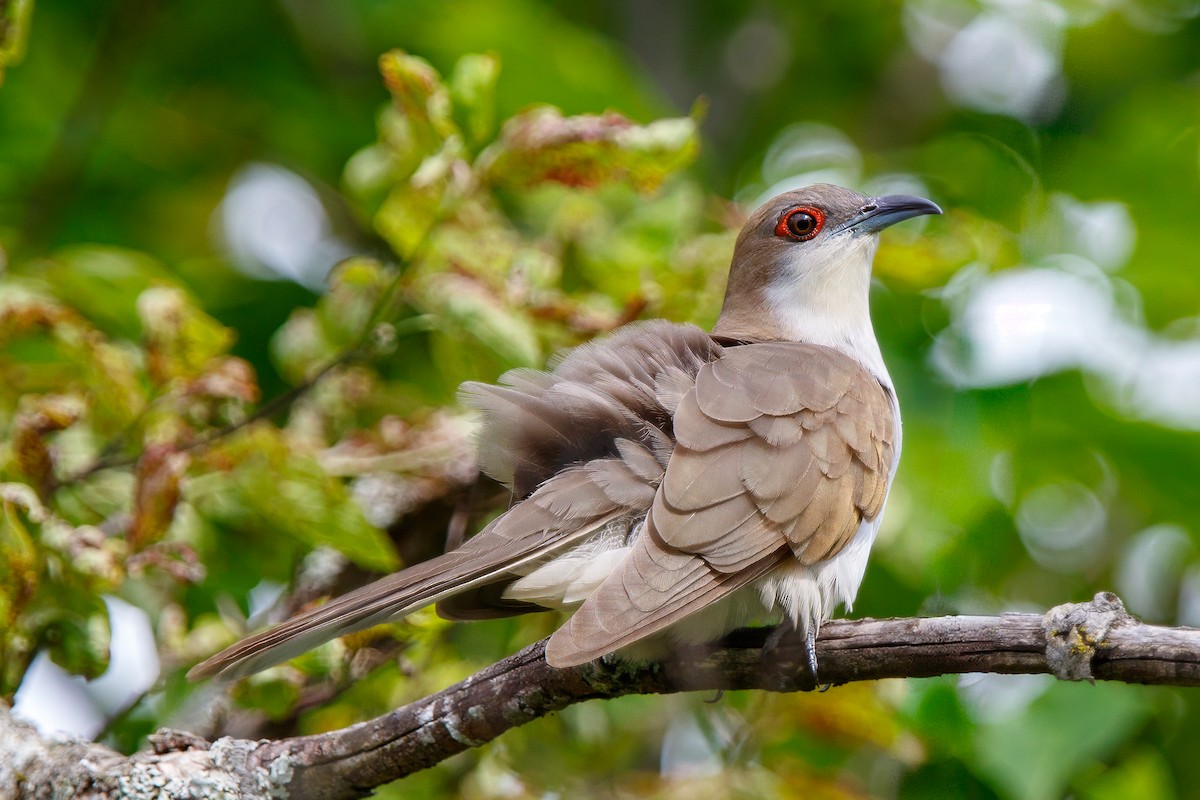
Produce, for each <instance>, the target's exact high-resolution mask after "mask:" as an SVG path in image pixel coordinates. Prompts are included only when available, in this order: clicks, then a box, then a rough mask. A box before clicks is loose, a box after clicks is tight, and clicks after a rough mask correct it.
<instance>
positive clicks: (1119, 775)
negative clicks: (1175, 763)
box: [1076, 747, 1181, 800]
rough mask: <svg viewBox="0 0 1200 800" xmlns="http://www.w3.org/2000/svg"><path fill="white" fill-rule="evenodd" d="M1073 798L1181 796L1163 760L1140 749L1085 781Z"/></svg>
mask: <svg viewBox="0 0 1200 800" xmlns="http://www.w3.org/2000/svg"><path fill="white" fill-rule="evenodd" d="M1076 796H1077V797H1078V798H1079V799H1080V800H1126V798H1130V797H1136V798H1137V799H1138V800H1172V799H1173V798H1176V797H1180V796H1181V795H1180V794H1179V793H1178V791H1177V790H1176V788H1175V782H1174V780H1173V779H1172V777H1171V765H1170V763H1169V762H1168V761H1167V759H1166V757H1165V756H1164V755H1163V754H1162V753H1161V752H1159V751H1158V750H1155V749H1152V748H1149V747H1143V748H1142V749H1140V750H1138V751H1136V752H1134V753H1133V754H1132V755H1129V756H1126V757H1125V758H1123V759H1121V760H1120V761H1119V762H1118V763H1117V764H1115V765H1113V767H1112V768H1111V769H1107V770H1104V771H1103V772H1102V773H1100V774H1099V775H1097V776H1095V778H1094V779H1093V780H1090V781H1088V782H1087V783H1086V784H1085V785H1084V786H1083V787H1082V788H1080V790H1079V792H1078V794H1077V795H1076Z"/></svg>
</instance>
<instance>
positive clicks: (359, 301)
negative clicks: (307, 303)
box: [317, 258, 392, 348]
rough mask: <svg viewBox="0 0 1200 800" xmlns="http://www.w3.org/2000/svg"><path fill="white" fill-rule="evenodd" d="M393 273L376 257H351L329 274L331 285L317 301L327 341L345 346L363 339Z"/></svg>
mask: <svg viewBox="0 0 1200 800" xmlns="http://www.w3.org/2000/svg"><path fill="white" fill-rule="evenodd" d="M391 282H392V276H391V275H389V274H388V271H387V270H386V269H384V267H383V265H382V264H380V263H379V262H378V261H376V260H375V259H373V258H349V259H346V260H345V261H343V262H341V263H340V264H338V265H337V267H335V268H334V270H333V272H331V273H330V275H329V289H328V290H327V291H326V292H325V294H324V296H322V297H321V300H320V302H319V303H318V304H317V316H318V318H319V319H320V321H321V330H322V333H323V334H324V335H325V339H326V341H328V342H329V343H330V344H332V345H333V346H335V347H338V348H342V347H346V346H348V345H352V344H355V343H357V342H360V341H362V339H363V337H364V336H365V335H366V333H367V328H368V327H369V326H370V325H371V323H372V322H374V319H373V315H374V313H375V309H376V307H377V306H378V305H379V301H380V299H381V298H382V296H383V295H384V294H385V293H386V292H387V291H388V288H389V285H390V284H391Z"/></svg>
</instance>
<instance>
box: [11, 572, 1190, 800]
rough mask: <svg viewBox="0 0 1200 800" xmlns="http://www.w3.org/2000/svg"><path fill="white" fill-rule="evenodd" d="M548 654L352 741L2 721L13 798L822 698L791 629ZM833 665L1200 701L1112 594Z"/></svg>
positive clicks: (367, 777)
mask: <svg viewBox="0 0 1200 800" xmlns="http://www.w3.org/2000/svg"><path fill="white" fill-rule="evenodd" d="M544 653H545V642H538V643H536V644H534V645H531V646H529V647H527V648H525V649H524V650H522V651H521V652H519V653H517V654H516V655H514V656H511V657H509V658H506V659H504V660H503V661H500V662H498V663H496V664H493V665H492V666H490V667H488V668H487V669H484V670H483V671H481V672H479V673H478V674H476V675H474V676H472V677H470V678H467V679H466V680H464V681H462V682H461V683H458V684H456V685H454V686H451V687H449V688H448V689H445V690H444V691H442V692H439V693H437V694H435V695H432V696H430V697H427V698H425V699H423V700H419V701H417V702H414V703H410V704H409V705H407V706H404V707H403V708H399V709H396V710H395V711H393V712H391V713H389V714H385V715H384V716H381V717H378V718H376V719H374V720H370V721H368V722H363V723H360V724H358V725H353V726H351V727H349V728H345V729H342V730H338V731H332V732H329V733H325V734H320V735H316V736H300V737H295V738H291V739H281V740H278V741H260V742H253V741H246V740H238V739H230V738H228V737H226V738H223V739H218V740H216V741H215V742H213V743H211V744H210V743H209V742H207V741H205V740H204V739H200V738H199V737H194V736H191V735H190V734H183V733H179V732H173V731H161V732H159V733H158V734H156V735H155V736H154V737H152V740H151V741H152V744H153V745H154V751H153V752H142V753H138V754H136V755H133V756H130V757H128V758H126V757H123V756H120V755H118V754H116V753H113V752H111V751H109V750H107V749H105V748H103V747H100V746H99V745H90V744H80V743H62V742H48V741H45V740H42V739H40V738H38V736H37V734H36V733H34V732H33V731H32V730H31V729H29V728H28V727H27V726H23V725H22V724H20V723H17V722H15V721H13V720H12V719H11V717H10V716H9V715H8V713H7V711H5V710H3V709H2V708H0V796H18V797H23V798H24V797H28V798H42V797H50V796H51V794H52V792H54V791H56V790H57V791H58V792H59V794H58V795H56V796H64V795H62V794H61V792H62V791H63V789H64V787H69V788H70V789H71V790H72V791H73V792H75V793H76V794H75V795H72V796H86V797H97V798H99V797H137V796H139V795H138V794H136V793H135V792H133V789H135V788H136V787H138V786H143V787H147V788H149V787H155V791H158V790H159V789H161V790H162V791H164V792H165V794H164V795H155V796H168V797H179V796H183V795H184V793H188V794H187V796H188V797H195V798H201V797H216V796H221V795H220V794H219V793H220V792H229V793H230V794H233V793H234V792H235V791H236V792H241V793H242V794H240V795H238V796H242V797H248V798H249V797H264V798H265V797H268V796H279V795H280V794H286V796H288V797H291V798H352V797H361V796H364V795H365V794H367V793H368V792H369V791H370V790H371V788H373V787H376V786H379V785H381V784H383V783H387V782H389V781H393V780H396V779H398V778H402V777H404V776H406V775H410V774H412V773H414V772H417V771H418V770H421V769H424V768H426V767H429V766H432V765H434V764H437V763H438V762H440V761H442V760H444V759H446V758H449V757H450V756H452V755H454V754H456V753H459V752H462V751H463V750H467V749H469V748H472V747H478V746H480V745H482V744H485V743H486V742H489V741H491V740H492V739H495V738H496V737H498V736H500V735H501V734H502V733H504V732H505V731H507V730H510V729H511V728H515V727H517V726H519V725H523V724H525V723H526V722H530V721H532V720H534V719H537V718H539V717H543V716H546V715H547V714H551V713H553V712H555V711H559V710H561V709H563V708H566V707H567V706H569V705H572V704H573V703H578V702H582V701H584V700H594V699H605V698H613V697H621V696H624V695H628V694H667V693H671V692H680V691H693V690H714V689H715V690H722V689H764V690H768V691H779V692H788V691H800V690H806V689H811V688H813V686H814V682H813V679H812V676H810V675H809V674H807V672H806V669H805V667H804V664H805V657H804V646H803V641H802V640H801V639H800V638H799V637H797V636H795V635H794V634H790V632H783V631H781V630H779V629H777V630H776V631H774V632H773V631H771V630H769V629H760V630H747V631H740V632H738V633H737V634H735V635H733V636H730V637H728V638H727V639H726V640H724V641H722V642H720V643H718V644H716V645H712V646H708V647H695V648H684V649H680V650H678V651H676V653H675V654H674V657H673V658H672V659H670V660H669V661H664V662H662V663H656V664H631V663H623V662H619V661H616V660H606V661H602V662H596V663H592V664H587V665H584V666H581V667H574V668H571V669H564V670H557V669H554V668H552V667H550V666H549V665H548V664H546V661H545V657H544ZM817 657H818V663H819V665H820V679H821V680H822V681H826V682H830V683H832V684H835V685H836V684H841V683H849V682H851V681H862V680H878V679H881V678H903V677H931V676H934V675H947V674H960V673H966V672H996V673H1048V674H1052V675H1056V676H1058V677H1059V678H1062V679H1064V680H1095V679H1100V680H1117V681H1125V682H1129V683H1146V684H1159V685H1170V686H1200V629H1192V628H1165V627H1160V626H1156V625H1145V624H1142V623H1141V622H1139V621H1138V620H1136V619H1134V618H1133V617H1131V616H1129V615H1128V614H1126V613H1125V609H1124V606H1122V605H1121V601H1120V600H1119V599H1118V598H1117V597H1116V595H1112V594H1108V593H1102V594H1098V595H1096V597H1095V599H1094V600H1093V601H1092V602H1091V603H1086V604H1069V605H1065V606H1058V607H1057V608H1054V609H1051V610H1050V611H1049V612H1047V613H1046V614H1044V615H1038V614H1005V615H1003V616H999V617H934V618H925V619H888V620H875V619H864V620H853V621H850V620H840V621H834V622H830V623H828V624H826V625H825V627H824V628H823V629H822V631H821V635H820V637H819V638H818V640H817ZM9 765H11V766H9Z"/></svg>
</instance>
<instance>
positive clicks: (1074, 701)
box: [975, 681, 1151, 800]
mask: <svg viewBox="0 0 1200 800" xmlns="http://www.w3.org/2000/svg"><path fill="white" fill-rule="evenodd" d="M1150 711H1151V709H1150V707H1149V706H1148V705H1147V704H1146V702H1145V699H1144V693H1143V690H1142V687H1138V686H1130V685H1126V684H1120V683H1097V684H1096V685H1094V686H1093V685H1090V684H1086V683H1067V682H1062V681H1060V682H1055V683H1053V684H1051V686H1050V688H1049V689H1048V690H1047V691H1046V692H1045V693H1044V694H1043V695H1041V696H1040V697H1038V698H1037V699H1036V700H1034V701H1033V702H1032V703H1031V704H1030V705H1029V707H1028V708H1027V709H1026V710H1025V712H1024V713H1022V714H1021V715H1020V716H1017V717H1015V718H1014V719H1011V720H1008V721H1005V722H998V723H984V724H981V725H980V726H979V728H978V730H977V731H976V734H975V763H976V764H977V765H978V769H979V771H980V773H981V774H982V775H983V776H985V777H987V778H988V779H989V780H990V781H991V783H992V784H993V785H994V786H995V788H996V789H997V790H998V791H1000V792H1001V793H1003V794H1005V795H1007V796H1008V797H1011V798H1020V800H1042V799H1043V798H1044V799H1045V800H1051V798H1058V797H1062V796H1063V795H1064V794H1065V790H1066V788H1067V787H1068V786H1069V785H1070V782H1071V777H1072V775H1074V774H1075V773H1076V771H1077V770H1079V769H1080V768H1081V767H1083V766H1084V765H1086V764H1089V763H1091V762H1093V761H1096V760H1101V759H1104V758H1106V757H1107V756H1109V755H1110V754H1111V753H1112V752H1113V751H1114V750H1116V749H1117V747H1118V746H1119V745H1121V744H1122V743H1123V742H1125V741H1126V740H1127V739H1128V738H1129V737H1130V736H1133V735H1134V734H1135V733H1136V732H1137V729H1138V726H1140V725H1141V724H1142V722H1143V721H1144V720H1145V719H1146V717H1147V716H1148V715H1149V714H1150Z"/></svg>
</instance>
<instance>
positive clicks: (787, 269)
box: [715, 184, 942, 346]
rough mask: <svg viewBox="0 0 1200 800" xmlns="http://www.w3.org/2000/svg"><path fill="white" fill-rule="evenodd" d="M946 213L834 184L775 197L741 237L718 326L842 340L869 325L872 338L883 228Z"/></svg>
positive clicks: (745, 334)
mask: <svg viewBox="0 0 1200 800" xmlns="http://www.w3.org/2000/svg"><path fill="white" fill-rule="evenodd" d="M940 213H942V210H941V209H940V208H938V206H937V205H936V204H934V203H932V202H930V201H929V200H925V199H923V198H920V197H912V196H910V195H887V196H884V197H867V196H865V195H861V194H859V193H858V192H854V191H851V190H849V189H844V188H842V187H840V186H832V185H830V184H814V185H812V186H806V187H804V188H802V189H796V190H794V191H790V192H785V193H784V194H781V195H779V196H777V197H775V198H773V199H771V200H768V201H767V202H766V203H764V204H763V205H762V206H761V207H760V208H759V209H758V210H757V211H755V212H754V213H753V214H752V215H751V216H750V219H749V220H748V221H747V222H746V224H745V226H744V227H743V228H742V232H741V234H740V235H739V236H738V239H737V245H736V246H735V247H734V251H733V263H732V264H731V266H730V269H729V285H728V288H727V289H726V293H725V304H724V307H723V308H722V310H721V317H720V319H719V320H718V322H717V327H716V328H715V332H716V333H720V334H724V335H728V336H733V337H735V338H754V339H794V340H798V341H812V342H814V343H817V344H834V345H835V346H836V344H837V341H839V340H841V339H846V338H847V337H855V336H861V335H862V334H863V331H861V330H860V329H861V328H862V327H863V325H864V324H865V326H866V327H865V333H866V334H869V335H870V336H871V338H872V340H873V334H872V333H871V329H870V317H869V315H868V309H867V294H868V290H869V287H870V275H871V262H872V260H873V259H874V256H875V247H876V245H877V244H878V241H879V232H880V231H881V230H883V229H884V228H886V227H888V226H889V225H893V224H895V223H897V222H900V221H901V220H905V219H909V218H910V217H916V216H920V215H922V214H940ZM830 338H832V339H833V340H834V341H832V342H830V341H825V340H826V339H830Z"/></svg>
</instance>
